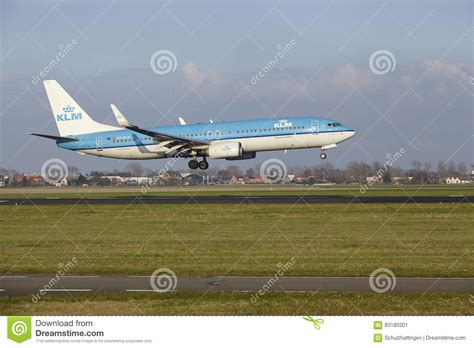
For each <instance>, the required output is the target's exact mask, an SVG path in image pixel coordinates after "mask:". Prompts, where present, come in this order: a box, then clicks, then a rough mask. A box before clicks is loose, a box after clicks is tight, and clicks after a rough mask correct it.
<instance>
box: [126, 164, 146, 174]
mask: <svg viewBox="0 0 474 348" xmlns="http://www.w3.org/2000/svg"><path fill="white" fill-rule="evenodd" d="M126 170H127V171H128V172H129V173H130V174H131V175H132V176H143V173H144V169H143V166H142V165H141V164H140V163H137V162H132V163H129V164H128V165H127V167H126Z"/></svg>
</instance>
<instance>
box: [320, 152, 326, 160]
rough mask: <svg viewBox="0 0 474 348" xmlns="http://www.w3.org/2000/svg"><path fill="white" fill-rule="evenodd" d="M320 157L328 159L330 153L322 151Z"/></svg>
mask: <svg viewBox="0 0 474 348" xmlns="http://www.w3.org/2000/svg"><path fill="white" fill-rule="evenodd" d="M319 157H321V159H326V157H328V155H326V154H325V153H324V152H321V154H320V155H319Z"/></svg>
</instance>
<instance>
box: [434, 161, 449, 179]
mask: <svg viewBox="0 0 474 348" xmlns="http://www.w3.org/2000/svg"><path fill="white" fill-rule="evenodd" d="M436 173H438V176H439V177H441V178H445V177H446V176H447V173H448V172H447V169H446V164H445V163H444V162H443V161H439V162H438V164H437V166H436Z"/></svg>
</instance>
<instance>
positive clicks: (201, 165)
mask: <svg viewBox="0 0 474 348" xmlns="http://www.w3.org/2000/svg"><path fill="white" fill-rule="evenodd" d="M207 168H209V162H207V161H201V162H199V169H201V170H206V169H207Z"/></svg>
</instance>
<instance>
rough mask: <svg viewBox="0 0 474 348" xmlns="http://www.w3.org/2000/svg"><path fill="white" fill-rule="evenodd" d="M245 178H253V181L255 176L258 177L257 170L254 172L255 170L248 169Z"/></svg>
mask: <svg viewBox="0 0 474 348" xmlns="http://www.w3.org/2000/svg"><path fill="white" fill-rule="evenodd" d="M245 176H246V177H247V178H251V179H253V178H255V176H256V175H255V170H254V169H253V168H249V169H247V170H246V171H245Z"/></svg>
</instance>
